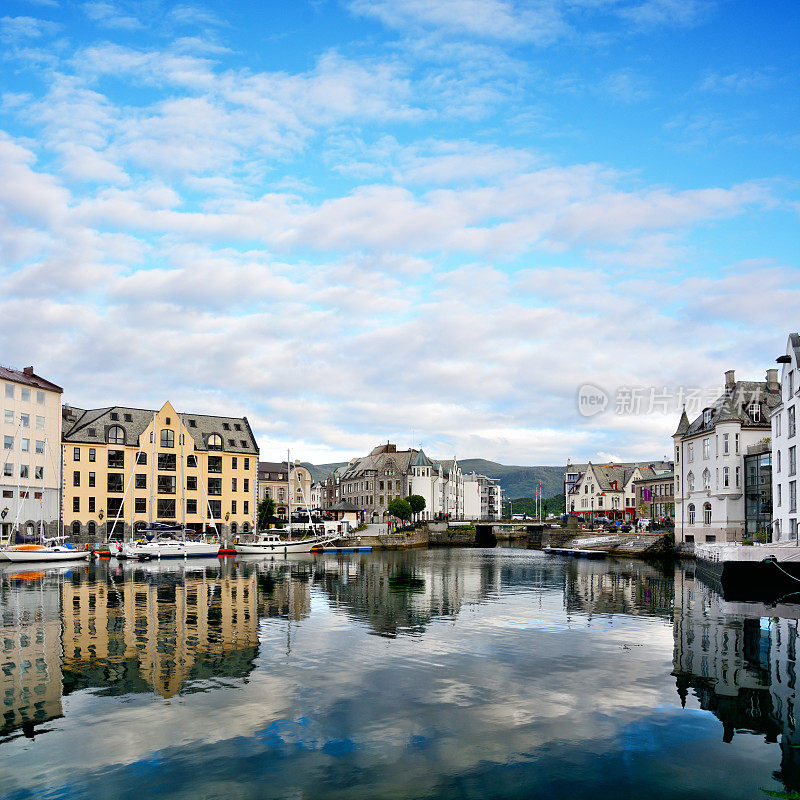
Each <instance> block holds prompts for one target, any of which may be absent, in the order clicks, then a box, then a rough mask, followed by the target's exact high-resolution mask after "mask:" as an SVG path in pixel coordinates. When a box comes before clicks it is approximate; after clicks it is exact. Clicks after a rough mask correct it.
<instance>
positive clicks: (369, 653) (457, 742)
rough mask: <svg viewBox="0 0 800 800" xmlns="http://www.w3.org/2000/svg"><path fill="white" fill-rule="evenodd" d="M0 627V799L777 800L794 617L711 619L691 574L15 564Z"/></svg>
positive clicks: (786, 752)
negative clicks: (644, 799) (718, 799)
mask: <svg viewBox="0 0 800 800" xmlns="http://www.w3.org/2000/svg"><path fill="white" fill-rule="evenodd" d="M788 599H791V598H788ZM0 612H1V613H2V617H1V620H0V621H1V622H2V631H0V647H1V648H2V650H1V651H0V659H1V660H2V664H1V665H0V666H1V667H2V672H0V694H2V702H3V705H2V712H3V716H2V718H1V719H0V724H2V727H0V797H3V798H34V797H35V798H136V799H137V800H140V798H142V797H144V796H147V797H153V798H166V797H169V798H193V800H196V799H197V798H236V799H238V798H242V799H244V798H314V800H316V799H317V798H337V799H338V798H348V799H349V798H562V797H572V798H582V797H586V798H598V797H601V798H634V797H637V798H638V797H643V796H646V797H647V798H648V800H651V798H661V797H682V798H683V797H698V798H699V797H702V798H711V797H725V798H748V800H751V799H752V798H769V797H774V796H776V795H777V796H791V794H790V793H791V792H792V791H793V790H800V755H798V753H800V737H798V735H797V734H796V733H795V719H794V704H795V693H796V689H795V678H796V675H795V668H796V667H795V663H796V639H797V620H798V618H799V617H800V605H792V604H790V603H783V604H780V605H777V606H774V607H773V606H770V607H768V606H765V605H758V604H747V605H744V604H739V605H735V604H730V603H725V602H723V600H722V599H721V598H720V597H719V596H718V595H717V594H715V593H714V592H713V591H712V590H711V589H710V588H708V587H707V586H705V585H704V584H703V583H702V582H701V581H700V580H698V579H696V578H695V577H694V572H693V568H692V566H691V565H688V566H687V567H686V568H684V567H681V566H678V567H675V568H673V567H669V568H668V569H662V568H659V567H654V566H649V565H646V564H640V563H636V562H623V561H611V560H610V561H608V562H587V561H574V560H566V559H561V558H554V557H549V556H545V555H543V554H542V553H540V552H536V551H528V550H522V549H512V548H497V549H494V550H474V549H473V550H468V549H463V550H462V549H459V550H429V551H425V550H421V551H413V552H406V553H397V552H388V553H368V554H352V555H349V556H339V557H335V556H330V557H328V556H325V557H311V556H309V557H302V556H297V557H294V558H290V560H286V561H277V562H271V561H259V560H253V561H245V560H241V559H237V560H236V561H229V562H225V563H220V562H217V561H216V560H214V561H208V562H205V561H204V562H201V563H192V562H191V561H190V562H188V563H184V562H181V563H168V562H164V563H162V564H145V565H138V564H135V565H124V566H119V565H118V564H117V563H116V562H114V561H112V562H111V563H110V564H99V565H97V566H92V565H88V566H87V565H81V566H80V567H75V568H72V569H68V568H63V567H62V568H58V569H36V568H35V567H32V566H29V567H28V568H27V569H25V570H19V569H14V570H8V569H7V570H5V571H2V572H0Z"/></svg>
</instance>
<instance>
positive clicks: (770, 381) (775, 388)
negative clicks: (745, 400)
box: [767, 369, 781, 392]
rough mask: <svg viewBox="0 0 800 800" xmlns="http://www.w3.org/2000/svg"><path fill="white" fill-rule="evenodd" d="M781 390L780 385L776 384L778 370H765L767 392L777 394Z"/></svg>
mask: <svg viewBox="0 0 800 800" xmlns="http://www.w3.org/2000/svg"><path fill="white" fill-rule="evenodd" d="M780 390H781V385H780V383H778V370H777V369H768V370H767V391H770V392H779V391H780Z"/></svg>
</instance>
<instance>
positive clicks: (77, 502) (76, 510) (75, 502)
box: [72, 497, 81, 514]
mask: <svg viewBox="0 0 800 800" xmlns="http://www.w3.org/2000/svg"><path fill="white" fill-rule="evenodd" d="M80 512H81V499H80V497H73V498H72V513H73V514H80Z"/></svg>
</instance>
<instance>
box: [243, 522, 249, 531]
mask: <svg viewBox="0 0 800 800" xmlns="http://www.w3.org/2000/svg"><path fill="white" fill-rule="evenodd" d="M249 530H250V523H249V522H245V523H244V525H242V532H243V533H247V532H248V531H249Z"/></svg>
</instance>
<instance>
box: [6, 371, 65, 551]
mask: <svg viewBox="0 0 800 800" xmlns="http://www.w3.org/2000/svg"><path fill="white" fill-rule="evenodd" d="M0 392H1V394H0V402H2V406H3V412H2V417H0V428H2V437H3V450H2V454H3V455H2V461H3V466H2V471H1V472H0V492H2V497H1V498H0V541H8V539H9V537H10V536H11V535H12V533H13V532H14V531H19V532H20V533H23V534H28V535H30V534H33V533H39V532H41V531H43V532H44V533H45V534H46V535H47V536H56V535H58V533H59V513H60V506H61V393H62V389H61V387H60V386H56V385H55V384H54V383H51V382H50V381H48V380H45V379H44V378H42V377H40V376H39V375H36V374H35V373H34V371H33V367H25V369H23V370H15V369H9V368H7V367H0Z"/></svg>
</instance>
